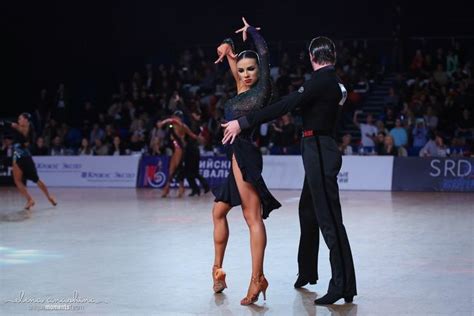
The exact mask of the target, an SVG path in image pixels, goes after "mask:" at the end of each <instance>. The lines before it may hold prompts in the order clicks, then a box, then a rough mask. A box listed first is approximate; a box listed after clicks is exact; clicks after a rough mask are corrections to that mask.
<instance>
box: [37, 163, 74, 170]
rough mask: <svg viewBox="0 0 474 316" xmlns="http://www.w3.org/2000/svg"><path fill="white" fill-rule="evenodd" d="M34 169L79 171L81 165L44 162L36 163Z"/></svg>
mask: <svg viewBox="0 0 474 316" xmlns="http://www.w3.org/2000/svg"><path fill="white" fill-rule="evenodd" d="M36 168H37V169H38V170H58V171H60V170H61V171H63V170H79V169H82V164H80V163H66V162H63V163H45V162H38V163H37V164H36Z"/></svg>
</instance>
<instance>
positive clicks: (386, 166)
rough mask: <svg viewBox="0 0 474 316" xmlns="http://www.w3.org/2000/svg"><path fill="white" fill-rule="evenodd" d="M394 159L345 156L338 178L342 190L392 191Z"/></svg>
mask: <svg viewBox="0 0 474 316" xmlns="http://www.w3.org/2000/svg"><path fill="white" fill-rule="evenodd" d="M392 173H393V157H391V156H390V157H389V156H375V157H374V156H372V157H371V156H369V157H367V156H343V157H342V168H341V171H340V172H339V175H338V177H337V179H338V184H339V189H341V190H380V191H390V190H392Z"/></svg>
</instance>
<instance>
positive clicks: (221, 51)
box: [214, 43, 237, 64]
mask: <svg viewBox="0 0 474 316" xmlns="http://www.w3.org/2000/svg"><path fill="white" fill-rule="evenodd" d="M217 56H219V58H217V60H216V61H215V62H214V64H217V63H221V62H222V60H223V59H224V57H225V56H229V57H231V58H234V59H235V58H237V55H235V54H234V53H233V52H232V46H230V44H228V43H222V44H221V45H219V47H217Z"/></svg>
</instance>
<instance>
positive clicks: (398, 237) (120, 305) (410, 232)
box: [0, 188, 474, 316]
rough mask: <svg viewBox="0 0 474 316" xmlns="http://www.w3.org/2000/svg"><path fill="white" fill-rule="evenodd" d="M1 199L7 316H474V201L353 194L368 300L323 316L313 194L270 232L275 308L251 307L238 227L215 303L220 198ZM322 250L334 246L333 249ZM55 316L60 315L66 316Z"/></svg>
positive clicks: (0, 284)
mask: <svg viewBox="0 0 474 316" xmlns="http://www.w3.org/2000/svg"><path fill="white" fill-rule="evenodd" d="M51 191H52V192H53V194H54V195H55V196H56V197H57V199H58V202H59V204H58V206H57V207H52V206H50V205H49V204H48V202H47V200H46V199H45V198H44V197H43V196H42V195H41V192H40V191H39V190H37V189H31V192H32V194H33V195H34V197H35V199H36V206H35V208H34V210H33V212H32V213H31V216H30V217H29V218H28V217H25V216H24V215H25V214H24V212H19V211H20V210H21V209H22V207H23V205H24V203H25V202H24V200H23V198H22V197H21V196H20V195H19V194H18V193H17V191H16V190H15V188H0V218H1V221H0V314H1V315H42V314H46V315H58V314H61V315H73V314H76V313H77V314H82V315H318V316H319V315H472V313H473V310H474V303H473V302H474V194H468V193H465V194H457V193H401V192H400V193H391V192H354V191H351V192H348V191H345V192H341V203H342V207H343V216H344V222H345V226H346V229H347V232H348V235H349V240H350V242H351V247H352V252H353V255H354V263H355V268H356V278H357V287H358V293H359V294H358V296H356V297H355V298H354V302H353V303H352V304H344V301H343V300H340V301H339V302H338V303H337V304H335V305H331V306H315V305H314V304H313V301H314V299H315V298H317V297H320V296H321V295H324V294H325V293H326V290H327V286H328V282H329V278H330V266H329V259H328V250H327V247H326V245H325V244H324V243H323V244H321V247H320V251H319V252H320V258H319V260H320V265H319V275H320V280H319V281H318V284H316V285H311V286H307V287H306V288H304V289H301V290H295V289H294V288H293V282H294V281H295V280H296V273H297V263H296V254H297V246H298V240H299V222H298V210H297V207H298V199H299V191H284V190H282V191H276V190H274V191H273V193H274V194H275V196H276V197H277V198H278V199H279V200H280V201H281V203H282V204H283V207H282V208H281V209H279V210H275V211H274V212H273V213H272V214H271V215H270V217H269V218H268V219H267V220H266V221H265V224H266V228H267V234H268V246H267V249H266V257H265V274H266V276H267V279H268V281H269V284H270V285H269V288H268V290H267V300H266V301H264V300H263V297H262V296H261V297H260V299H259V301H258V302H257V303H256V304H255V305H253V306H249V307H245V306H240V304H239V302H240V299H241V298H242V297H244V296H245V294H246V291H247V287H248V283H249V280H250V263H251V262H250V250H249V233H248V229H247V226H246V224H245V221H244V219H243V217H242V212H241V210H240V208H235V209H233V210H232V211H231V213H230V214H229V224H230V239H229V244H228V247H227V253H226V258H225V261H224V269H225V271H226V272H227V285H228V288H227V289H226V290H225V291H224V293H223V294H217V295H215V294H214V293H213V292H212V280H211V266H212V263H213V255H214V250H213V242H212V219H211V207H212V201H213V198H212V195H211V194H210V193H209V194H207V195H205V196H201V197H195V198H191V197H186V198H183V199H178V198H176V197H173V196H172V197H169V198H167V199H162V198H160V191H154V190H146V189H64V188H61V189H59V188H52V189H51ZM321 241H322V239H321ZM53 310H55V311H54V312H52V311H53ZM38 312H39V313H38Z"/></svg>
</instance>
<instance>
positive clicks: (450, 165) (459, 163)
mask: <svg viewBox="0 0 474 316" xmlns="http://www.w3.org/2000/svg"><path fill="white" fill-rule="evenodd" d="M430 166H431V170H430V176H432V177H458V178H463V177H467V176H469V175H471V173H472V171H473V168H472V164H471V162H470V161H469V160H464V159H459V160H452V159H444V160H440V159H433V160H432V161H431V164H430Z"/></svg>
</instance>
